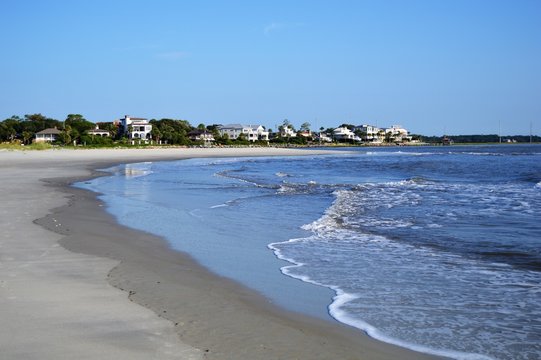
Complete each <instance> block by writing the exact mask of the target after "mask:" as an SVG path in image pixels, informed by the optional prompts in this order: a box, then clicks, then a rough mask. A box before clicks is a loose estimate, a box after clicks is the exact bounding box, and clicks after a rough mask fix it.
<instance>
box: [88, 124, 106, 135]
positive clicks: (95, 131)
mask: <svg viewBox="0 0 541 360" xmlns="http://www.w3.org/2000/svg"><path fill="white" fill-rule="evenodd" d="M86 133H87V134H88V135H91V136H100V137H107V136H110V135H111V134H109V131H107V130H103V129H100V128H99V126H98V125H96V127H95V128H94V129H90V130H87V131H86Z"/></svg>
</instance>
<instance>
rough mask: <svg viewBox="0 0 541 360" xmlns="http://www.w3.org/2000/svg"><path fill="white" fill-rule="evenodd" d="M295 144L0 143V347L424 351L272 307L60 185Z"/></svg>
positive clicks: (35, 354)
mask: <svg viewBox="0 0 541 360" xmlns="http://www.w3.org/2000/svg"><path fill="white" fill-rule="evenodd" d="M310 153H311V154H314V153H324V152H323V151H319V152H318V151H313V152H310ZM298 154H307V151H306V150H290V149H274V148H263V149H260V148H247V149H144V150H133V149H130V150H126V149H123V150H121V149H116V150H112V149H110V150H48V151H28V152H23V151H0V184H1V188H0V198H1V199H2V200H1V201H2V202H1V204H2V206H1V208H0V214H1V217H0V234H1V237H0V319H1V322H2V326H1V327H0V359H75V358H77V359H203V358H205V359H206V358H208V359H424V358H427V359H428V358H432V357H429V356H425V355H423V354H419V353H415V352H411V351H408V350H404V349H401V348H398V347H395V346H391V345H388V344H384V343H381V342H378V341H375V340H373V339H371V338H369V337H367V336H365V335H363V334H362V333H361V332H359V331H357V330H354V329H351V328H349V327H347V326H342V325H340V324H338V323H331V322H326V321H323V320H318V319H312V318H309V317H306V316H302V315H299V314H293V313H289V312H287V311H284V310H282V309H278V308H276V307H274V306H272V305H270V304H269V303H268V302H267V300H266V299H265V298H263V297H262V296H260V295H258V294H257V293H255V292H253V291H251V290H249V289H246V288H245V287H242V286H240V285H238V284H237V283H235V282H233V281H230V280H227V279H224V278H221V277H219V276H216V275H214V274H211V273H209V272H208V271H206V270H205V269H204V268H202V267H201V266H199V265H198V264H197V263H196V262H194V261H193V260H192V259H191V258H190V257H189V256H187V255H185V254H181V253H178V252H175V251H171V250H170V249H169V248H168V246H167V244H166V243H165V241H164V240H163V239H161V238H158V237H155V236H153V235H150V234H146V233H143V232H139V231H135V230H131V229H127V228H125V227H122V226H120V225H118V224H117V223H116V222H115V220H114V219H113V218H112V217H111V216H109V215H108V214H107V213H106V212H105V211H103V204H102V203H100V201H99V200H97V199H96V196H95V194H93V193H90V192H88V191H84V190H80V189H75V188H72V187H69V184H70V183H72V182H73V181H75V180H81V179H84V178H89V177H91V176H96V175H97V173H96V172H95V171H93V170H94V169H96V168H100V167H105V166H109V165H113V164H116V163H122V162H138V161H158V160H170V159H182V158H189V157H222V156H235V157H237V156H263V155H298ZM38 219H39V220H38ZM50 230H52V231H50Z"/></svg>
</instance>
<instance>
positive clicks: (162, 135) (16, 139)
mask: <svg viewBox="0 0 541 360" xmlns="http://www.w3.org/2000/svg"><path fill="white" fill-rule="evenodd" d="M150 124H151V125H152V132H151V136H152V142H153V144H154V145H155V144H163V145H177V146H178V145H180V146H202V145H205V144H204V141H202V140H191V139H190V135H192V136H193V132H194V131H195V133H197V131H199V132H206V133H207V134H208V133H211V134H212V136H213V137H214V139H215V142H214V144H216V145H218V146H236V145H241V146H246V145H261V146H266V145H268V143H269V142H270V143H272V144H276V145H283V146H289V145H300V146H303V145H309V144H319V140H318V138H317V137H316V135H317V134H314V133H312V131H311V130H310V126H311V124H310V123H309V122H304V123H303V124H302V125H301V126H300V128H299V130H298V131H297V130H296V129H295V128H294V127H293V125H292V124H291V122H290V121H289V120H288V119H285V120H283V122H282V124H281V125H280V126H279V127H278V132H276V133H273V132H272V131H271V130H270V129H269V130H268V131H269V132H270V141H269V142H267V141H256V142H255V143H254V142H250V141H249V140H248V139H247V138H246V136H245V135H244V134H241V135H240V136H239V137H238V138H237V139H234V140H233V139H230V138H229V137H228V136H227V134H224V135H221V134H220V132H219V131H218V128H219V126H220V125H218V124H212V125H207V126H205V124H199V125H197V127H194V126H192V125H191V124H190V122H189V121H187V120H178V119H168V118H164V119H159V120H157V119H152V120H150ZM96 125H97V126H98V127H99V129H100V130H103V131H107V132H108V133H109V136H103V137H102V136H99V135H93V134H92V132H90V133H89V130H91V129H94V128H96ZM340 126H341V127H346V128H348V129H350V130H352V131H354V132H355V135H357V136H358V137H360V138H364V137H365V136H366V134H365V133H363V132H362V131H360V130H359V129H357V128H356V127H355V126H354V125H352V124H342V125H340ZM49 128H56V129H58V130H60V131H61V133H60V134H59V135H58V137H57V140H56V141H55V142H54V143H53V144H49V143H34V139H35V134H36V133H37V132H40V131H42V130H45V129H49ZM286 130H287V131H286ZM333 130H334V128H327V129H325V128H323V127H321V128H320V129H319V132H320V134H326V135H327V136H328V137H332V134H333ZM191 132H192V134H190V133H191ZM380 135H381V139H382V140H383V141H384V142H388V143H392V142H393V139H392V138H391V135H390V134H385V133H382V134H380ZM411 138H412V139H413V140H415V141H417V142H424V143H432V144H441V143H442V141H443V140H442V139H443V137H437V136H431V137H429V136H422V135H411ZM447 140H449V141H451V142H454V143H465V144H472V143H498V142H500V137H499V136H498V135H454V136H447ZM530 140H531V141H533V142H541V137H540V136H532V137H531V139H530V136H524V135H517V136H504V137H501V141H502V142H518V143H525V142H530ZM333 142H334V143H337V142H338V141H337V140H334V141H333ZM343 142H344V143H345V144H346V145H347V144H348V142H347V141H343ZM74 145H76V146H86V147H112V146H127V147H130V146H135V145H132V142H131V141H130V140H129V139H128V138H127V137H126V136H125V135H123V134H121V133H120V132H119V128H118V127H117V125H116V124H115V123H113V122H98V123H94V122H91V121H89V120H87V119H85V117H84V116H83V115H81V114H68V115H67V117H66V119H65V120H64V121H59V120H56V119H51V118H48V117H46V116H44V115H42V114H28V115H24V117H19V116H16V115H14V116H12V117H10V118H8V119H5V120H3V121H0V148H2V149H49V148H51V147H52V146H74ZM137 146H148V145H147V144H138V145H137Z"/></svg>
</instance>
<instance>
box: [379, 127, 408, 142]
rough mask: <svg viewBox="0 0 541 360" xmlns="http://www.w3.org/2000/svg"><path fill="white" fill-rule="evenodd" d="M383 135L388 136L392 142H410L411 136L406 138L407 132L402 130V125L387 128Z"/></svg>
mask: <svg viewBox="0 0 541 360" xmlns="http://www.w3.org/2000/svg"><path fill="white" fill-rule="evenodd" d="M384 131H385V135H386V136H390V138H391V139H392V140H393V141H410V140H411V136H408V134H409V132H408V130H406V129H404V128H403V127H402V125H392V126H391V127H389V128H385V129H384Z"/></svg>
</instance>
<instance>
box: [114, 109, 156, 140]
mask: <svg viewBox="0 0 541 360" xmlns="http://www.w3.org/2000/svg"><path fill="white" fill-rule="evenodd" d="M119 125H120V132H121V133H122V134H124V135H126V136H127V137H128V139H130V140H132V143H133V142H135V140H139V141H142V142H149V141H150V139H151V134H150V133H151V132H152V125H151V124H150V123H149V122H148V120H147V119H144V118H135V117H131V116H129V115H125V116H124V118H123V119H120V120H119Z"/></svg>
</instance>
